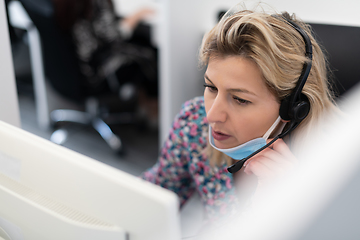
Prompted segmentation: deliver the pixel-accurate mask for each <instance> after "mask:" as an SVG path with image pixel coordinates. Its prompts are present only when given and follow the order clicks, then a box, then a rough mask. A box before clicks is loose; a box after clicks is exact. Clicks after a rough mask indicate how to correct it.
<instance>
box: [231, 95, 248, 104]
mask: <svg viewBox="0 0 360 240" xmlns="http://www.w3.org/2000/svg"><path fill="white" fill-rule="evenodd" d="M233 98H234V100H235V101H236V102H237V103H238V104H240V105H246V104H249V103H251V102H250V101H248V100H245V99H242V98H238V97H233Z"/></svg>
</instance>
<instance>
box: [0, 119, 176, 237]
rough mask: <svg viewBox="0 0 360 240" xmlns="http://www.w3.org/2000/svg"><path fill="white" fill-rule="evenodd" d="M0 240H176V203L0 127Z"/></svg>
mask: <svg viewBox="0 0 360 240" xmlns="http://www.w3.org/2000/svg"><path fill="white" fill-rule="evenodd" d="M0 202H1V206H0V237H2V238H3V239H12V240H13V239H16V240H23V239H24V240H26V239H34V240H35V239H36V240H41V239H62V240H63V239H67V240H69V239H76V240H79V239H87V240H91V239H101V240H106V239H118V240H119V239H124V240H125V239H129V240H132V239H134V240H135V239H136V240H140V239H154V240H161V239H164V240H171V239H180V213H179V202H178V198H177V196H176V195H175V194H174V193H173V192H170V191H168V190H166V189H163V188H161V187H159V186H156V185H154V184H151V183H149V182H146V181H144V180H142V179H140V178H138V177H136V176H133V175H130V174H128V173H125V172H123V171H121V170H118V169H115V168H113V167H110V166H108V165H106V164H103V163H101V162H99V161H97V160H94V159H91V158H89V157H86V156H84V155H82V154H79V153H76V152H74V151H72V150H69V149H67V148H65V147H62V146H59V145H56V144H54V143H52V142H50V141H48V140H46V139H43V138H40V137H38V136H35V135H33V134H31V133H29V132H26V131H24V130H22V129H20V128H17V127H14V126H12V125H9V124H6V123H4V122H0Z"/></svg>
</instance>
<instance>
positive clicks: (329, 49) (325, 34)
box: [310, 23, 360, 97]
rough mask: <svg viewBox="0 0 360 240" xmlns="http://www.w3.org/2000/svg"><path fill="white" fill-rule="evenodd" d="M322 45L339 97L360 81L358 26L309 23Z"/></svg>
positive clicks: (359, 31) (359, 38)
mask: <svg viewBox="0 0 360 240" xmlns="http://www.w3.org/2000/svg"><path fill="white" fill-rule="evenodd" d="M310 25H311V26H312V28H313V30H314V33H315V38H316V39H317V40H318V41H319V43H320V44H321V45H322V46H323V47H324V49H325V51H326V55H327V57H328V60H329V63H330V69H331V71H332V74H333V77H334V81H335V90H336V92H337V94H338V95H339V96H340V97H341V96H342V95H343V94H344V93H346V92H347V91H348V90H350V89H351V88H352V87H353V86H355V85H356V84H357V83H359V82H360V61H359V57H360V27H352V26H341V25H328V24H312V23H311V24H310Z"/></svg>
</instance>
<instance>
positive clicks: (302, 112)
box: [291, 93, 310, 122]
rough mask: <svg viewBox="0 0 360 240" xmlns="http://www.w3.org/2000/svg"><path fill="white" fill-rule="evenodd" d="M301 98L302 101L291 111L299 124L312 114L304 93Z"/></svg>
mask: <svg viewBox="0 0 360 240" xmlns="http://www.w3.org/2000/svg"><path fill="white" fill-rule="evenodd" d="M300 97H301V101H299V102H297V103H296V104H295V106H294V107H293V108H292V110H291V111H292V113H291V114H292V118H293V119H294V120H295V121H298V122H300V121H302V120H304V119H305V118H306V116H307V115H308V114H309V112H310V102H309V99H308V98H307V97H306V95H305V94H303V93H302V94H301V95H300Z"/></svg>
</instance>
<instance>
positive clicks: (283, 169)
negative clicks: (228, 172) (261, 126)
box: [244, 139, 297, 185]
mask: <svg viewBox="0 0 360 240" xmlns="http://www.w3.org/2000/svg"><path fill="white" fill-rule="evenodd" d="M270 141H271V139H269V140H268V142H270ZM296 164H297V159H296V157H295V156H294V155H293V154H292V152H291V151H290V149H289V147H288V146H287V145H286V143H285V142H284V141H283V140H282V139H278V140H276V141H275V142H274V143H273V144H272V145H271V146H270V147H268V148H267V149H265V150H263V151H262V152H260V153H258V154H257V155H255V156H254V157H252V158H250V159H249V160H248V161H247V162H246V163H245V164H244V166H245V169H244V172H245V173H247V174H254V175H256V176H257V178H258V184H259V185H267V184H268V183H271V182H273V180H276V179H278V178H279V177H281V176H284V175H285V174H287V173H289V171H291V170H293V169H294V168H295V165H296Z"/></svg>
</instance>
